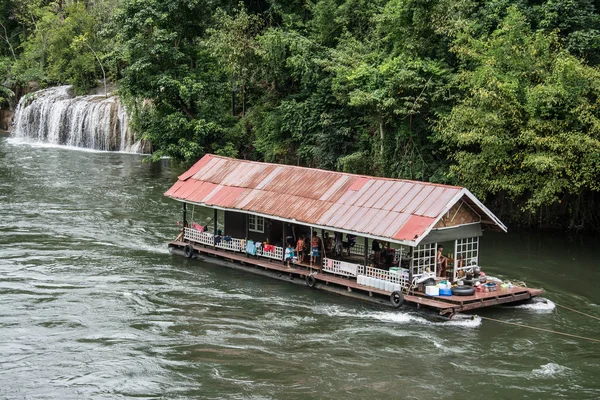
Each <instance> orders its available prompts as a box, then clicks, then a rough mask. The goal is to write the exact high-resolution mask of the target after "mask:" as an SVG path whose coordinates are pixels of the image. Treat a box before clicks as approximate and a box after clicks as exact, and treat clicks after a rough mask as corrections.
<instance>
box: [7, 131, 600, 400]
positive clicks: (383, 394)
mask: <svg viewBox="0 0 600 400" xmlns="http://www.w3.org/2000/svg"><path fill="white" fill-rule="evenodd" d="M141 160H142V158H140V157H139V156H134V155H126V154H107V153H97V152H86V151H76V150H69V149H64V148H56V147H43V146H31V145H26V144H19V143H15V142H13V141H12V139H8V138H7V137H0V382H1V383H2V384H1V385H0V398H7V399H80V398H86V399H104V398H134V397H135V398H169V399H171V398H172V399H199V398H202V399H321V398H326V399H349V398H353V399H363V398H374V399H403V398H406V399H434V398H435V399H464V398H475V397H477V398H484V399H513V398H529V399H550V398H564V399H597V398H600V378H599V377H600V368H599V367H600V343H594V342H587V341H584V340H579V339H573V338H567V337H561V336H558V335H554V334H550V333H546V332H540V331H535V330H530V329H524V328H519V327H514V326H509V325H501V324H497V323H494V322H490V321H483V322H482V320H481V319H475V320H473V321H467V322H431V321H429V320H428V319H426V318H424V317H423V315H420V314H418V313H416V312H410V311H405V312H396V311H392V310H391V309H387V308H379V307H377V306H374V305H369V304H364V303H359V302H356V301H353V300H351V299H347V298H343V297H339V296H336V295H333V294H329V293H325V292H319V291H312V290H309V289H308V288H306V287H304V286H298V285H291V284H287V283H284V282H279V281H274V280H269V279H266V278H261V277H257V276H253V275H248V274H246V273H243V272H238V271H233V270H229V269H226V268H223V267H220V266H215V265H211V264H203V263H201V262H199V261H188V260H187V259H184V258H180V257H177V256H172V255H170V254H169V253H168V252H167V250H166V243H167V241H168V240H170V239H172V238H173V237H174V236H176V235H177V226H176V225H175V223H174V222H175V221H176V220H178V219H180V206H179V204H178V203H175V202H173V201H170V200H168V199H166V198H163V196H162V193H163V192H164V191H166V189H167V188H168V187H169V186H170V185H171V184H172V183H173V182H174V181H175V180H176V177H177V175H178V174H179V173H180V172H181V171H180V170H177V169H174V168H172V167H170V165H169V163H168V161H163V162H161V163H156V164H148V163H142V162H141ZM196 212H198V211H197V210H196ZM207 217H208V216H207ZM597 243H598V242H597V240H594V238H591V237H587V238H586V237H583V238H581V237H580V238H574V239H573V238H571V239H569V238H567V237H558V236H543V235H527V234H512V233H511V234H508V235H494V234H486V235H485V236H484V237H483V239H482V255H481V259H482V264H483V265H484V267H485V268H484V270H485V271H486V272H487V273H488V275H493V276H498V277H503V278H514V279H519V280H524V281H526V282H527V283H528V284H529V285H530V286H535V287H542V288H544V289H545V290H546V291H547V293H546V297H547V298H549V299H551V300H552V301H554V302H555V303H558V304H563V305H566V306H570V307H576V308H577V309H579V310H581V311H584V312H587V313H590V314H593V315H596V316H599V315H600V291H599V290H598V289H599V284H600V268H599V260H600V250H599V246H598V244H597ZM482 315H484V316H488V317H492V318H498V319H502V320H505V321H510V322H517V323H526V324H529V325H533V326H536V327H541V328H546V329H552V330H557V331H563V332H568V333H571V334H575V335H581V336H588V337H594V338H600V329H599V328H600V322H599V321H597V320H593V319H591V318H586V317H584V316H581V315H577V314H574V313H572V312H569V311H567V310H564V309H561V308H558V307H557V308H553V307H552V306H545V307H544V306H538V307H533V308H531V307H530V308H527V307H520V308H497V309H493V310H488V311H485V312H484V313H482Z"/></svg>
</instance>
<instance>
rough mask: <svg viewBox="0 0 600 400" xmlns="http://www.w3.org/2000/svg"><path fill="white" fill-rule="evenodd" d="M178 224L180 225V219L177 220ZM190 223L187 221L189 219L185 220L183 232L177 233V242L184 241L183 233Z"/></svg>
mask: <svg viewBox="0 0 600 400" xmlns="http://www.w3.org/2000/svg"><path fill="white" fill-rule="evenodd" d="M177 225H179V221H177ZM189 227H190V226H189V224H188V222H187V219H184V220H183V227H182V228H181V232H179V235H177V237H176V238H175V241H176V242H179V241H182V240H183V235H184V234H185V228H189Z"/></svg>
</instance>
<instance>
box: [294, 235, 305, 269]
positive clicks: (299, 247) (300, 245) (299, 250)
mask: <svg viewBox="0 0 600 400" xmlns="http://www.w3.org/2000/svg"><path fill="white" fill-rule="evenodd" d="M296 256H297V257H298V262H299V263H302V261H304V235H300V237H299V238H298V243H296Z"/></svg>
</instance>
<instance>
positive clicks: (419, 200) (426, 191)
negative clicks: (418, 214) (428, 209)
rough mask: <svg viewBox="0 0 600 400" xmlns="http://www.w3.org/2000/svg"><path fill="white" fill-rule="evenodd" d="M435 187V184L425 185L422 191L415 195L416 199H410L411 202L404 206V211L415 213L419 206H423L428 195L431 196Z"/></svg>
mask: <svg viewBox="0 0 600 400" xmlns="http://www.w3.org/2000/svg"><path fill="white" fill-rule="evenodd" d="M433 189H434V187H433V186H424V187H423V188H422V189H421V191H420V192H419V193H417V195H416V196H415V197H414V199H412V200H411V201H410V203H408V204H407V205H406V207H404V209H403V210H402V212H405V213H408V214H414V213H415V210H416V209H418V208H419V206H421V204H423V202H425V200H427V197H429V195H430V194H431V193H432V192H433Z"/></svg>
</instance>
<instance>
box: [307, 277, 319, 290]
mask: <svg viewBox="0 0 600 400" xmlns="http://www.w3.org/2000/svg"><path fill="white" fill-rule="evenodd" d="M316 283H317V280H316V279H315V277H314V276H313V275H312V274H310V275H306V285H307V286H308V287H310V288H313V287H315V285H316Z"/></svg>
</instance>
